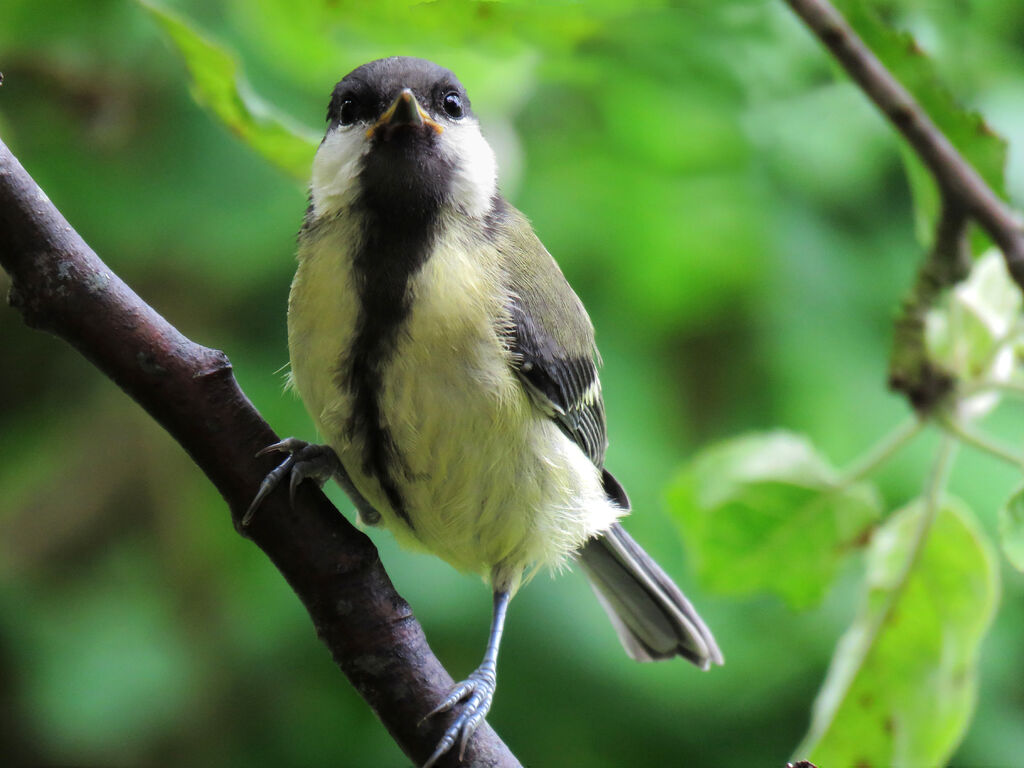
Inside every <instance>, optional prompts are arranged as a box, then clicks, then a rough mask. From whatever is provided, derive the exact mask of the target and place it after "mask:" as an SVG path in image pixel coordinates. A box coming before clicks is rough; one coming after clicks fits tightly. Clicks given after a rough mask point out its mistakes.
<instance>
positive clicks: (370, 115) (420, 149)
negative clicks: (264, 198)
mask: <svg viewBox="0 0 1024 768" xmlns="http://www.w3.org/2000/svg"><path fill="white" fill-rule="evenodd" d="M496 175H497V167H496V163H495V159H494V153H493V151H492V150H491V148H490V146H489V145H488V144H487V142H486V140H485V139H484V137H483V135H482V134H481V132H480V124H479V122H478V121H477V119H476V116H475V115H474V114H473V111H472V109H471V108H470V103H469V96H467V95H466V89H465V88H464V87H463V86H462V83H460V82H459V80H458V78H457V77H455V75H454V74H452V73H451V72H450V71H448V70H447V69H445V68H443V67H440V66H438V65H437V64H434V63H433V62H430V61H426V60H425V59H415V58H408V57H401V56H396V57H392V58H388V59H378V60H377V61H371V62H370V63H369V64H364V65H363V66H361V67H359V68H357V69H355V70H353V71H352V72H350V73H349V74H348V75H346V76H345V77H344V78H343V79H342V80H341V82H339V83H338V84H337V85H336V86H335V88H334V92H333V93H332V95H331V101H330V104H329V106H328V108H327V133H326V135H325V136H324V140H323V141H322V142H321V144H320V148H319V149H318V150H317V153H316V159H315V160H314V161H313V180H312V187H311V196H312V204H313V215H314V216H315V217H318V218H319V217H320V216H323V215H330V214H332V213H334V212H336V211H337V210H339V209H341V208H344V207H346V206H349V205H353V204H360V203H361V204H364V205H388V206H393V207H396V208H399V209H400V208H402V207H403V206H406V207H412V208H415V207H416V206H419V205H425V204H433V205H442V206H443V205H450V206H452V207H453V208H455V209H456V210H459V211H461V212H463V213H465V214H467V215H469V216H473V217H481V216H483V215H484V214H485V213H486V212H487V211H488V210H489V209H490V206H491V200H492V198H493V197H494V194H495V192H496V187H497V181H496Z"/></svg>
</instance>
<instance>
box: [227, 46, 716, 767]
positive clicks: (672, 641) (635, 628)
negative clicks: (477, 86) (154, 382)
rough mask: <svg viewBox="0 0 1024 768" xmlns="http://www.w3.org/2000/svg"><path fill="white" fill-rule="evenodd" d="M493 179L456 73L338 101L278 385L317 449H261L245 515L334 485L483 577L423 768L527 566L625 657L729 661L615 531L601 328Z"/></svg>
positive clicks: (705, 664)
mask: <svg viewBox="0 0 1024 768" xmlns="http://www.w3.org/2000/svg"><path fill="white" fill-rule="evenodd" d="M497 178H498V171H497V161H496V159H495V154H494V152H493V151H492V149H491V147H490V145H489V144H488V142H487V141H486V139H485V138H484V136H483V133H482V131H481V127H480V122H479V120H478V118H477V116H476V114H475V113H474V112H473V110H472V108H471V104H470V99H469V96H468V95H467V92H466V89H465V87H464V86H463V84H462V83H461V82H460V81H459V79H458V78H457V77H456V76H455V75H454V74H453V73H452V72H451V71H449V70H448V69H445V68H444V67H442V66H440V65H438V64H435V63H433V62H431V61H428V60H425V59H419V58H412V57H404V56H393V57H389V58H384V59H378V60H375V61H371V62H369V63H367V64H364V65H362V66H360V67H358V68H356V69H354V70H353V71H352V72H350V73H349V74H348V75H346V76H345V77H344V78H342V80H341V81H340V82H338V83H337V85H336V86H335V87H334V90H333V92H332V94H331V97H330V102H329V104H328V109H327V129H326V132H325V135H324V138H323V140H322V141H321V143H320V146H319V148H318V149H317V151H316V155H315V158H314V160H313V166H312V179H311V183H310V189H309V205H308V208H307V211H306V214H305V218H304V220H303V223H302V226H301V229H300V232H299V235H298V247H297V262H298V266H297V269H296V273H295V277H294V280H293V282H292V285H291V291H290V295H289V300H288V347H289V356H290V366H291V369H290V384H291V386H293V387H294V389H295V390H296V391H297V392H298V394H299V396H300V398H301V399H302V401H303V403H304V404H305V406H306V409H307V411H308V412H309V414H310V416H311V418H312V420H313V422H314V424H315V426H316V427H317V429H318V431H319V434H320V435H321V436H322V437H323V438H324V440H325V442H324V443H323V444H315V443H309V442H306V441H304V440H300V439H298V438H287V439H284V440H282V441H280V442H278V443H274V444H273V445H270V446H268V447H267V448H265V449H264V450H263V451H261V454H265V453H275V452H276V453H283V454H286V455H285V458H284V459H283V460H282V461H281V463H280V464H279V465H278V466H277V467H276V468H275V469H274V470H272V471H271V473H270V474H269V475H267V477H266V479H265V480H264V482H263V484H262V485H261V486H260V488H259V490H258V492H257V494H256V495H255V498H254V500H253V502H252V505H251V506H250V508H249V510H248V511H247V513H246V515H245V522H246V523H248V521H249V520H250V519H251V517H252V515H253V514H254V513H255V511H256V509H257V508H258V507H259V505H260V503H261V502H262V500H263V499H264V498H265V497H266V496H267V494H269V493H270V492H271V491H273V489H274V488H275V487H277V486H278V485H279V484H281V483H283V482H285V481H287V482H288V484H289V485H290V487H291V489H292V492H293V493H294V489H295V488H296V487H297V485H298V484H299V483H301V482H303V481H305V480H313V481H315V482H317V483H318V484H320V485H321V486H322V485H323V484H324V483H325V482H327V481H328V480H329V479H331V478H333V479H335V480H336V481H337V482H338V483H339V484H340V485H341V487H342V488H343V490H344V491H345V492H346V494H347V495H348V496H349V498H350V499H351V500H352V502H353V505H354V506H355V508H356V511H357V514H358V517H359V519H360V521H361V522H362V523H363V524H366V525H370V526H383V527H384V528H386V529H388V530H389V531H390V532H391V533H392V534H393V535H394V536H395V538H396V539H397V540H398V542H399V543H400V544H402V545H404V546H406V547H409V548H412V549H417V550H425V551H427V552H431V553H433V554H435V555H437V556H439V557H440V558H442V559H443V560H445V561H447V562H448V563H449V564H451V565H452V566H454V567H455V568H456V569H458V570H460V571H465V572H471V573H476V574H479V575H480V576H482V577H483V579H484V581H485V582H487V583H489V584H490V587H491V590H492V595H493V614H492V621H491V626H490V633H489V635H488V640H487V644H486V650H485V653H484V657H483V661H482V663H481V664H480V666H479V667H477V668H476V669H475V670H474V671H473V672H472V673H471V674H470V675H469V676H468V677H467V678H466V680H464V681H462V682H461V683H459V684H457V685H456V686H455V687H454V689H453V690H452V691H451V693H450V694H449V695H448V696H447V697H446V698H445V699H444V700H443V701H441V702H439V703H438V705H437V707H436V708H435V709H434V710H433V711H432V712H430V713H428V714H427V715H426V717H425V718H424V719H426V718H429V717H435V716H437V715H439V714H440V713H442V712H448V711H451V713H452V714H451V715H450V717H451V718H452V722H451V724H450V725H449V727H448V728H447V729H446V731H445V732H444V734H443V736H442V738H441V739H440V741H439V742H438V744H437V747H436V749H435V750H434V752H433V754H432V755H431V756H430V758H429V759H428V760H427V762H426V763H425V764H424V768H430V766H433V765H434V764H435V762H436V761H437V760H439V759H440V757H441V756H442V755H444V754H445V753H447V752H448V751H450V750H451V749H452V748H453V746H454V745H455V744H456V743H459V745H460V753H459V754H460V758H461V755H462V754H463V753H464V751H465V747H466V744H467V743H468V741H469V739H470V738H471V736H472V734H473V732H474V731H475V730H476V728H477V727H478V726H479V724H480V723H481V722H483V720H484V718H485V717H486V715H487V713H488V711H489V710H490V706H491V702H492V701H493V697H494V692H495V688H496V684H497V660H498V649H499V645H500V641H501V634H502V630H503V628H504V624H505V617H506V612H507V609H508V606H509V601H510V600H511V598H512V597H513V595H515V593H516V591H517V590H518V589H519V588H520V587H521V586H522V585H523V584H524V583H525V582H526V581H528V580H529V578H530V577H531V576H532V575H533V574H535V573H536V572H537V571H538V570H539V569H543V568H553V569H558V568H560V567H561V566H562V565H564V564H565V563H567V562H570V561H575V562H578V563H579V565H580V566H581V567H582V570H583V571H584V573H585V574H586V576H587V577H588V579H589V581H590V583H591V585H592V587H593V589H594V592H595V593H596V595H597V597H598V600H599V601H600V603H601V604H602V606H603V607H604V609H605V610H606V611H607V613H608V615H609V617H610V618H611V621H612V624H613V626H614V628H615V630H616V632H617V634H618V637H619V639H620V641H621V643H622V645H623V647H624V648H625V650H626V652H627V653H628V654H629V656H631V657H632V658H634V659H637V660H639V661H653V660H659V659H670V658H673V657H676V656H680V657H683V658H685V659H688V660H689V661H691V662H693V663H694V664H695V665H697V666H698V667H700V668H702V669H707V668H709V667H710V666H711V665H712V664H722V663H723V657H722V654H721V652H720V650H719V648H718V645H717V644H716V642H715V639H714V637H713V636H712V633H711V631H710V630H709V629H708V627H707V625H706V624H705V623H704V621H703V620H702V619H701V618H700V616H699V615H698V613H697V611H696V610H695V609H694V607H693V606H692V605H691V604H690V602H689V601H688V600H687V598H686V597H685V596H684V595H683V593H682V592H681V591H680V589H679V588H678V587H677V586H676V585H675V583H674V582H673V581H672V579H671V578H670V577H669V576H668V575H667V574H666V573H665V571H664V570H662V568H661V567H660V566H659V565H658V564H657V563H656V562H655V561H654V560H653V559H652V558H651V557H650V556H649V555H648V554H647V553H646V552H644V550H643V549H642V548H641V547H640V545H639V544H637V543H636V542H635V541H634V540H633V539H632V538H631V537H630V536H629V534H628V533H627V532H626V530H625V529H624V528H623V527H622V525H621V523H620V522H619V521H620V519H621V518H623V517H624V516H625V515H626V514H628V512H629V509H630V503H629V499H628V497H627V495H626V492H625V490H624V489H623V487H622V486H621V485H620V484H619V482H618V481H617V480H616V479H615V478H614V477H613V476H612V474H611V473H610V472H609V471H608V470H607V469H605V467H604V459H605V452H606V449H607V445H608V441H607V437H606V419H605V409H604V402H603V398H602V393H601V384H600V379H599V376H598V364H599V360H600V358H599V356H598V353H597V347H596V346H595V336H594V328H593V325H592V323H591V321H590V318H589V316H588V315H587V312H586V310H585V309H584V306H583V304H582V303H581V301H580V299H579V298H578V297H577V295H576V294H575V293H574V292H573V290H572V288H571V287H570V285H569V283H568V282H567V281H566V278H565V276H564V275H563V273H562V271H561V269H560V268H559V266H558V265H557V263H556V262H555V260H554V259H553V257H552V256H551V255H550V254H549V252H548V251H547V249H546V248H545V247H544V245H543V244H542V243H541V241H540V240H539V239H538V237H537V235H536V234H535V233H534V231H533V228H532V226H531V225H530V223H529V221H528V220H527V218H526V217H525V216H524V215H523V214H522V213H520V212H519V211H518V210H516V209H515V208H514V207H513V206H512V205H511V204H510V203H509V202H508V201H507V200H506V199H505V198H504V197H503V196H502V195H501V194H500V192H499V190H498V182H497Z"/></svg>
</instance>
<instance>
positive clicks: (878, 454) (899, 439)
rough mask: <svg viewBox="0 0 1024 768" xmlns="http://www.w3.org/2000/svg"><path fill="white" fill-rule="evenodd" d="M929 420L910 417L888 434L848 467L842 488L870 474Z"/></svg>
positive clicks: (844, 474) (916, 433) (919, 431)
mask: <svg viewBox="0 0 1024 768" xmlns="http://www.w3.org/2000/svg"><path fill="white" fill-rule="evenodd" d="M926 424H927V422H926V421H925V420H924V419H919V418H916V417H914V418H910V419H907V420H906V421H904V422H903V423H902V424H900V425H899V426H898V427H896V429H894V430H893V431H892V432H890V433H889V434H887V435H886V436H885V437H883V438H882V439H881V440H879V441H878V442H877V443H876V444H875V445H873V446H871V448H870V449H868V451H867V452H866V453H865V454H864V455H863V456H862V457H861V458H860V459H859V460H858V461H857V462H856V463H855V464H853V465H851V466H850V467H848V468H847V469H846V470H845V471H844V472H843V473H842V475H841V476H840V478H839V485H840V487H842V488H846V487H847V486H850V485H853V484H854V483H856V482H859V481H860V480H863V479H864V478H865V477H867V476H868V475H870V474H871V473H872V472H874V471H875V470H876V469H878V468H879V467H880V466H882V465H883V464H884V463H885V462H887V461H888V460H889V459H891V458H892V457H893V456H894V455H895V454H896V453H897V452H898V451H899V450H900V449H901V448H903V446H905V445H906V444H907V443H909V442H910V441H911V440H913V439H914V438H915V437H917V436H918V435H919V434H920V433H921V430H922V429H924V427H925V425H926Z"/></svg>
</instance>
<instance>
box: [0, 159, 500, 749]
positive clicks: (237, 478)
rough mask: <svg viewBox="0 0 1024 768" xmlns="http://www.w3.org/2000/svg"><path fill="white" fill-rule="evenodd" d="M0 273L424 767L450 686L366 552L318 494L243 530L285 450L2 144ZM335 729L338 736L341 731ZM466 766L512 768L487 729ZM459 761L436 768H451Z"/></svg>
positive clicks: (220, 360)
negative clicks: (151, 430) (127, 404)
mask: <svg viewBox="0 0 1024 768" xmlns="http://www.w3.org/2000/svg"><path fill="white" fill-rule="evenodd" d="M0 265H2V266H3V267H4V269H5V270H7V272H8V274H9V275H10V276H11V280H12V284H11V291H10V297H9V300H10V303H11V305H12V306H14V307H15V308H16V309H18V310H19V311H20V312H21V314H22V315H23V317H24V319H25V322H26V323H28V324H29V325H30V326H32V327H34V328H40V329H43V330H46V331H49V332H51V333H53V334H55V335H57V336H60V337H61V338H63V339H64V340H66V341H68V342H69V343H71V344H72V345H73V346H74V347H76V348H77V349H78V350H79V351H80V352H81V353H82V354H83V355H85V356H86V357H87V358H88V359H89V360H90V361H92V362H93V363H94V364H95V365H96V366H97V367H98V368H99V369H100V370H101V371H103V372H104V373H105V374H106V375H107V376H109V377H110V378H111V379H113V380H114V382H116V383H117V385H118V386H120V387H121V388H122V389H123V390H124V391H125V392H126V393H127V394H128V395H130V396H131V397H132V398H134V399H135V400H136V401H137V402H138V403H139V404H140V405H142V407H143V408H145V409H146V410H147V411H148V412H149V413H150V414H151V415H152V416H153V417H154V418H155V419H156V420H157V421H158V422H159V423H160V424H161V425H162V426H163V427H164V428H165V429H167V431H168V432H170V434H171V435H172V436H173V437H174V438H175V439H176V440H177V441H178V442H179V443H180V444H181V445H182V447H184V448H185V450H186V451H188V453H189V454H190V455H191V456H192V458H193V460H194V461H195V462H196V464H197V465H199V467H200V468H201V469H202V470H203V472H205V473H206V475H207V476H208V477H209V478H210V480H211V481H213V483H214V485H216V486H217V489H218V490H219V491H220V493H221V495H222V496H223V497H224V499H225V500H226V501H227V503H228V505H229V506H230V508H231V515H232V519H233V521H234V523H235V527H236V528H237V529H238V530H239V532H240V533H241V534H242V535H243V536H246V537H248V538H250V539H252V540H253V541H254V542H255V543H256V544H257V545H258V546H259V547H260V549H262V550H263V551H264V552H265V553H266V554H267V555H268V556H269V557H270V559H271V560H272V561H273V562H274V565H276V566H277V568H278V570H280V571H281V574H282V575H283V576H284V577H285V579H287V580H288V583H289V584H290V585H291V586H292V588H293V589H294V590H295V592H296V593H297V594H298V596H299V598H301V600H302V602H303V603H304V604H305V606H306V609H307V610H308V611H309V615H310V617H311V618H312V620H313V624H314V626H315V627H316V632H317V634H318V635H319V637H320V639H321V640H322V641H323V642H324V644H325V645H326V646H327V647H328V649H329V650H330V652H331V655H332V656H333V657H334V660H335V661H336V662H337V664H338V666H340V667H341V669H342V671H343V672H344V673H345V674H346V676H347V677H348V678H349V680H350V681H351V682H352V684H353V686H355V688H356V690H357V691H358V692H359V693H360V694H361V695H362V696H363V698H364V699H366V701H367V702H368V703H369V704H370V706H371V707H372V708H373V710H374V712H376V714H377V716H378V717H379V718H380V720H381V722H382V723H383V724H384V725H385V727H386V728H387V729H388V731H389V732H390V733H391V736H392V738H394V740H395V741H396V742H397V744H398V745H399V747H401V749H402V750H403V751H404V752H405V753H406V754H407V755H408V756H409V757H410V758H411V759H412V760H415V761H416V762H417V763H418V764H420V763H422V762H424V761H425V760H426V759H427V757H428V756H429V755H430V753H431V752H432V751H433V749H434V746H435V745H436V743H437V741H438V739H439V738H440V737H441V734H442V733H443V732H444V729H445V728H446V727H447V725H448V722H447V721H446V718H444V717H438V718H433V719H431V720H428V721H427V722H426V723H424V724H422V725H421V724H420V721H421V719H422V718H423V716H424V715H426V714H427V712H429V711H430V710H432V709H433V708H434V707H435V706H436V705H437V703H438V702H439V701H441V700H443V699H444V697H445V696H446V695H447V693H448V691H449V689H450V688H451V686H452V678H451V677H450V676H449V675H448V673H447V672H445V670H444V668H443V667H442V666H441V664H440V662H439V661H438V660H437V658H436V657H435V656H434V655H433V653H432V652H431V651H430V648H429V646H428V645H427V642H426V639H425V638H424V635H423V630H422V629H421V628H420V625H419V624H418V623H417V621H416V619H415V617H414V616H413V614H412V611H411V610H410V609H409V606H408V604H407V603H406V602H405V601H404V600H403V599H402V598H401V596H399V595H398V593H397V592H396V591H395V589H394V587H393V586H392V584H391V581H390V580H389V579H388V575H387V573H385V572H384V568H383V566H382V565H381V563H380V560H379V558H378V556H377V550H376V549H375V548H374V546H373V544H372V543H371V542H370V540H369V539H368V538H367V537H366V536H365V535H364V534H362V533H361V532H359V531H358V530H356V529H355V528H354V527H353V526H352V525H351V524H350V523H349V522H348V521H347V520H346V519H345V518H344V517H343V516H342V515H341V514H340V513H338V511H337V510H336V509H335V508H334V507H333V506H332V505H331V503H330V502H329V501H328V500H327V498H326V497H325V496H324V495H323V494H322V493H321V492H320V491H318V490H316V489H314V488H313V487H311V486H312V484H311V483H304V484H303V485H302V486H301V487H300V488H299V491H298V495H297V500H296V504H295V506H294V508H292V507H290V506H289V504H288V501H287V497H288V494H287V492H275V493H273V494H271V495H270V496H269V497H268V498H267V499H266V500H265V502H264V504H263V507H261V509H260V514H259V515H257V516H256V518H255V519H254V520H253V521H252V524H251V525H249V526H248V527H245V528H242V527H241V525H240V521H241V519H242V515H243V514H244V512H245V510H246V508H247V507H248V505H249V502H250V501H251V500H252V498H253V495H254V494H255V493H256V488H257V486H258V485H259V483H260V480H262V478H263V477H264V475H265V474H266V473H267V472H268V471H269V470H270V469H271V467H272V466H273V460H272V459H269V458H267V459H262V460H256V459H254V458H253V457H254V456H255V454H256V452H257V451H258V450H260V449H261V448H263V447H265V446H267V445H269V444H270V443H273V442H276V441H277V439H278V438H277V436H276V435H275V434H274V433H273V431H272V430H271V429H270V427H269V426H268V425H267V423H266V422H265V421H264V420H263V419H262V418H261V417H260V415H259V414H258V413H257V412H256V410H255V409H254V408H253V407H252V404H251V403H250V402H249V400H248V399H247V398H246V397H245V395H244V394H243V393H242V392H241V390H240V389H239V388H238V384H237V383H236V381H235V378H234V376H233V375H232V373H231V364H230V362H229V361H228V359H227V357H226V356H225V355H224V353H223V352H219V351H216V350H212V349H207V348H205V347H201V346H199V345H198V344H195V343H193V342H192V341H190V340H189V339H187V338H185V337H184V336H182V335H181V334H180V333H179V332H178V331H177V330H176V329H175V328H174V327H173V326H171V325H170V324H169V323H168V322H167V321H166V320H165V319H164V318H162V317H161V316H160V315H159V314H157V313H156V312H155V311H154V310H153V309H152V308H151V307H149V306H148V305H147V304H146V303H145V302H144V301H142V299H140V298H139V297H138V296H137V295H136V294H135V293H133V292H132V290H131V289H130V288H129V287H128V286H127V285H125V284H124V283H123V282H122V281H121V280H120V279H119V278H118V277H117V275H115V274H114V273H113V272H112V271H111V270H110V269H109V268H108V267H107V266H106V265H105V264H104V263H103V262H102V261H100V259H99V257H98V256H97V255H96V254H95V253H94V252H93V251H92V249H91V248H89V246H88V245H86V244H85V242H84V241H83V240H82V238H81V237H80V236H79V235H78V233H77V232H75V230H74V229H72V228H71V225H70V224H68V222H67V221H66V220H65V219H64V217H63V216H61V214H60V212H59V211H58V210H57V209H56V208H55V207H54V205H53V204H52V203H51V202H50V200H49V198H47V196H46V195H45V194H44V193H43V191H42V190H41V189H40V188H39V187H38V185H36V183H35V182H34V181H33V180H32V178H31V177H30V176H29V175H28V173H27V172H26V171H25V169H24V168H22V167H21V164H20V163H19V162H18V161H17V159H16V158H15V157H14V155H12V154H11V152H10V150H9V149H8V148H7V147H6V145H4V143H3V142H2V141H0ZM340 726H341V724H339V727H340ZM466 763H468V764H469V765H473V766H477V765H479V766H491V767H492V768H499V767H500V768H508V767H510V766H518V765H519V763H518V762H517V761H516V759H515V757H513V756H512V754H511V753H510V752H509V751H508V748H507V747H506V746H505V745H504V744H503V743H502V742H501V740H500V739H499V738H498V737H497V735H496V734H495V733H494V731H493V730H492V729H491V728H490V727H489V726H488V725H486V723H485V724H484V725H482V726H481V727H480V729H479V730H478V731H477V732H476V734H475V735H474V737H473V738H472V739H471V740H470V742H469V746H468V749H467V750H466ZM458 764H459V760H458V756H457V755H456V754H455V753H454V752H453V753H451V754H450V755H446V756H445V757H444V758H442V761H441V762H440V763H439V764H438V765H444V766H456V765H458Z"/></svg>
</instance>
